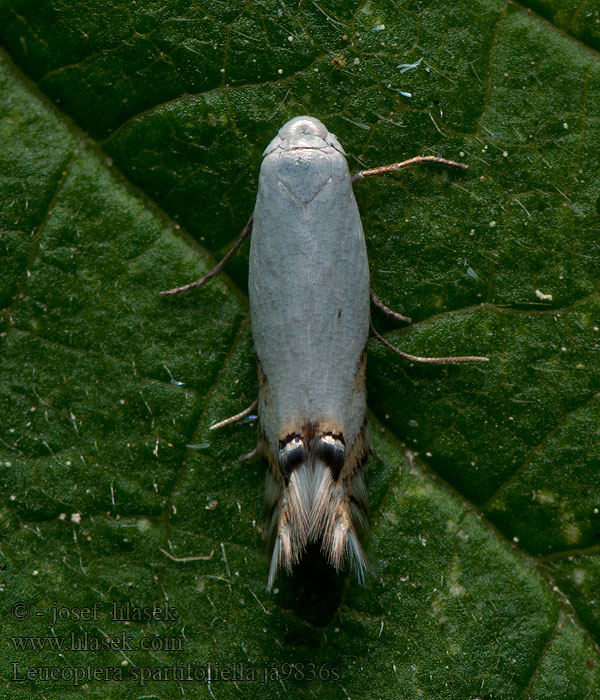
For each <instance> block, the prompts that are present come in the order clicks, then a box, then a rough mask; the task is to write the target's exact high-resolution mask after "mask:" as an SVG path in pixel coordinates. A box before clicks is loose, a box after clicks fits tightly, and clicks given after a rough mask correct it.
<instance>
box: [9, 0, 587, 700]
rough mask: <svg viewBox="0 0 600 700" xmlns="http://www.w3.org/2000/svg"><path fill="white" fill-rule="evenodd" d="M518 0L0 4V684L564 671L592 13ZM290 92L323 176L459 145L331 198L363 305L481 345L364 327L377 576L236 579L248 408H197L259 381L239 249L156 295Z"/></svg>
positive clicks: (254, 681)
mask: <svg viewBox="0 0 600 700" xmlns="http://www.w3.org/2000/svg"><path fill="white" fill-rule="evenodd" d="M530 5H531V7H530V8H529V9H528V8H527V7H526V6H523V5H516V4H504V3H502V2H499V1H498V2H495V1H492V0H479V1H477V2H466V0H461V1H460V2H457V3H443V2H439V0H431V1H430V2H404V3H402V4H398V3H392V2H387V1H386V0H377V1H376V2H375V1H374V0H373V1H369V2H365V3H362V4H358V3H354V2H334V1H333V0H327V1H325V2H319V3H317V2H309V3H301V4H299V5H289V4H288V5H285V4H279V3H275V2H267V1H265V2H252V3H234V2H227V3H221V2H209V3H205V4H203V5H197V4H194V3H192V4H190V3H176V2H170V3H150V2H137V3H122V4H119V3H113V4H107V3H95V4H94V3H92V4H91V5H90V4H89V3H88V4H85V5H84V4H80V3H68V4H64V3H63V4H61V3H58V2H54V1H53V2H46V3H43V4H42V6H40V3H38V2H33V0H9V1H8V2H6V3H4V4H3V5H2V7H1V8H0V42H1V44H2V46H3V48H4V51H5V53H3V54H2V55H0V163H1V167H0V258H1V262H0V266H1V267H0V269H1V271H2V274H1V276H0V300H1V303H2V308H3V309H4V311H3V327H2V329H1V333H2V335H1V345H0V347H1V356H0V384H1V388H2V391H1V392H0V413H1V415H2V420H1V422H0V483H1V484H2V494H3V495H2V497H1V500H0V504H1V508H0V516H1V526H2V539H1V545H0V552H1V554H2V560H1V561H0V563H1V564H4V565H5V566H4V569H3V570H2V571H0V589H1V591H2V598H1V599H0V600H1V606H2V608H1V610H2V615H3V617H2V619H3V623H4V624H3V635H2V642H1V644H0V673H1V674H2V678H3V681H4V691H3V697H7V698H31V697H36V698H47V699H52V700H54V699H58V698H64V697H69V698H79V697H81V698H83V697H98V698H105V697H111V698H115V699H116V698H130V697H158V698H176V697H177V698H179V697H181V696H182V695H183V696H186V697H216V698H229V697H239V696H240V695H243V696H248V697H264V696H265V695H267V696H268V697H282V698H283V697H286V698H290V697H313V696H318V695H320V694H322V695H323V696H325V697H332V698H338V697H339V698H348V697H350V698H374V699H375V698H384V697H385V698H402V699H405V698H406V700H408V699H409V698H410V699H411V700H412V699H413V698H440V699H442V700H446V699H448V700H450V699H452V700H454V699H455V698H456V699H458V698H460V699H461V700H462V699H464V698H480V699H481V700H483V699H484V698H485V699H486V700H488V699H489V700H491V699H492V698H501V699H503V700H508V699H511V700H512V699H513V698H514V699H517V698H518V699H521V698H523V699H525V698H526V699H532V700H533V699H535V700H537V699H538V698H539V699H540V700H542V699H543V700H548V699H551V700H553V699H556V700H559V699H560V700H562V699H563V698H567V697H568V698H569V699H574V700H580V699H581V700H584V699H588V698H589V699H591V698H596V697H598V695H599V694H600V674H599V671H598V664H599V663H600V654H599V650H598V644H599V642H600V607H599V606H600V603H599V600H598V590H600V543H599V540H598V538H599V533H600V480H599V479H598V474H599V467H600V451H599V433H600V402H599V400H598V396H599V381H598V373H597V371H596V367H597V363H598V352H599V349H598V348H599V343H600V330H599V328H600V299H599V295H598V293H599V283H598V280H599V273H600V251H599V243H598V241H599V235H598V233H599V227H598V213H599V212H600V206H599V202H600V176H599V175H598V167H597V153H598V148H599V146H600V120H599V118H598V114H600V98H599V95H600V90H599V88H600V63H599V61H598V54H597V50H598V48H600V47H599V45H598V26H599V25H598V20H599V16H598V12H597V10H596V7H595V5H594V4H593V3H587V4H585V3H584V4H581V5H580V6H579V7H576V8H575V9H571V6H570V4H569V3H567V2H565V0H553V1H552V2H544V1H540V2H533V3H530ZM419 59H422V61H421V63H420V64H419V65H418V66H417V67H415V68H413V69H412V70H408V71H405V72H402V68H400V67H399V66H400V65H401V64H410V63H416V62H417V61H418V60H419ZM406 93H410V95H411V96H410V97H408V96H406ZM298 114H312V115H314V116H317V117H318V118H320V119H322V120H323V121H324V122H325V124H326V125H327V126H328V127H329V128H330V129H331V130H332V131H333V132H335V133H336V134H337V135H338V137H339V139H340V141H341V143H342V144H343V145H344V147H345V149H346V151H347V153H348V154H349V156H348V157H349V163H350V166H351V168H352V169H353V170H358V169H360V168H364V167H374V166H377V165H382V164H386V163H389V162H393V161H398V160H402V159H404V158H408V157H411V156H414V155H417V154H420V153H423V154H437V153H439V152H443V154H444V155H445V156H447V157H449V158H454V159H457V160H463V161H464V162H466V163H468V165H469V170H467V171H466V172H454V171H450V170H446V169H441V168H439V167H437V166H428V167H426V166H420V167H418V168H415V169H411V170H408V171H404V172H402V173H399V174H397V175H393V176H387V177H385V178H370V179H367V180H366V181H365V182H362V183H360V184H358V185H357V187H356V194H357V198H358V201H359V207H360V209H361V213H362V217H363V223H364V227H365V233H366V236H367V245H368V250H369V259H370V267H371V276H372V286H373V289H374V291H375V292H376V294H377V295H378V296H379V297H380V298H381V299H382V300H383V301H384V302H385V303H386V304H388V305H389V306H392V307H393V308H398V309H400V310H402V309H405V311H406V313H408V314H409V315H410V316H412V318H413V324H412V325H411V326H409V327H407V328H405V329H402V330H399V329H398V327H397V325H395V324H393V323H391V322H390V321H389V320H388V319H386V318H384V317H383V316H382V315H381V314H380V313H379V312H374V313H373V320H374V323H375V325H376V327H377V328H378V329H379V330H380V331H382V332H385V335H386V338H387V339H389V340H390V341H391V342H394V343H396V344H397V345H399V346H401V347H402V349H403V350H405V351H407V352H410V353H413V354H419V355H451V354H455V355H463V354H481V355H483V354H485V355H487V356H489V358H490V362H488V363H486V364H471V365H468V364H463V365H453V366H428V365H417V364H414V363H407V362H405V361H403V360H401V359H400V358H398V357H397V356H395V355H393V354H392V353H390V352H389V351H387V350H386V349H385V348H383V347H382V346H380V345H377V344H376V343H375V342H372V344H371V345H372V347H371V348H370V353H369V369H368V392H369V404H370V409H371V414H370V424H371V431H372V434H373V441H374V444H375V447H376V449H377V451H378V452H379V454H380V456H381V459H380V460H376V459H372V460H370V463H369V489H370V498H371V505H372V530H373V538H372V542H371V544H370V554H371V558H372V559H373V561H374V562H375V565H376V568H377V575H376V577H374V578H373V579H372V580H370V581H369V582H368V583H367V585H366V586H365V587H360V586H358V585H357V584H356V583H355V582H354V581H353V580H352V578H351V577H344V576H341V575H340V576H336V575H334V574H333V572H331V571H330V570H329V569H328V567H327V566H326V565H325V564H324V563H323V562H322V561H321V560H320V558H319V555H318V553H315V552H309V553H308V554H307V555H306V556H305V557H304V559H303V561H302V562H301V564H300V566H299V567H298V571H297V572H296V574H295V576H294V577H293V578H290V579H286V578H282V579H281V580H280V581H279V582H278V589H277V590H276V591H275V592H273V593H272V594H268V593H267V592H266V590H265V582H266V574H267V570H268V558H267V556H266V554H265V552H264V549H263V543H262V540H261V527H262V479H263V474H264V466H263V465H262V464H261V463H260V462H258V461H255V462H249V463H248V462H244V463H241V464H240V463H239V462H238V459H237V458H238V456H239V455H241V454H244V453H247V452H250V451H251V450H252V448H253V446H254V442H255V428H254V424H253V423H251V424H244V425H241V426H235V425H233V426H229V427H226V428H223V429H222V430H221V431H217V432H210V431H209V426H210V425H211V424H212V423H213V422H214V421H217V420H219V419H222V418H224V417H226V416H228V415H231V414H234V413H236V412H238V411H240V410H242V409H243V408H244V407H246V406H247V405H248V404H250V403H251V401H252V400H253V398H254V397H255V396H256V392H257V382H256V377H255V369H254V359H253V353H252V340H251V334H250V327H249V318H248V303H247V297H246V285H247V273H246V269H247V268H246V266H247V246H245V247H244V248H242V251H241V252H240V253H239V254H238V255H237V256H236V258H235V259H234V260H233V261H232V262H231V263H230V264H229V265H228V267H227V273H228V275H229V276H228V277H226V276H225V275H222V276H221V278H220V279H217V280H213V281H212V282H211V283H210V284H209V285H207V286H206V287H205V288H203V289H202V290H199V291H196V292H194V293H192V294H189V295H187V296H181V297H175V298H170V299H162V298H160V297H159V296H158V291H159V290H161V289H165V288H169V287H172V286H174V285H179V284H183V283H185V282H187V281H190V280H193V279H196V278H197V277H199V276H201V275H202V274H204V273H205V272H207V271H208V270H210V269H211V268H212V266H213V265H214V262H215V260H216V259H218V258H220V257H221V256H222V255H223V254H224V252H225V251H227V250H228V249H229V248H230V246H231V244H232V243H233V241H234V240H235V238H236V237H237V235H238V234H239V232H240V230H241V228H242V226H243V225H244V224H245V222H246V221H247V219H248V216H249V214H250V212H251V211H252V207H253V200H254V197H255V194H256V182H257V172H258V168H259V165H260V160H261V153H262V150H263V149H264V147H265V146H266V144H267V143H268V142H269V140H270V139H271V138H272V137H273V136H274V135H275V133H276V131H277V129H278V128H279V126H281V124H283V123H284V122H285V121H286V120H287V119H288V118H290V117H292V116H295V115H298ZM85 134H87V136H86V135H85ZM126 604H130V605H131V606H139V607H140V608H144V607H146V608H147V609H152V607H153V606H158V608H157V610H158V611H159V612H157V613H156V614H155V615H154V619H144V620H135V619H134V620H124V619H123V615H121V617H119V616H118V615H117V616H116V617H115V616H114V615H113V614H112V613H113V612H118V610H121V611H122V612H123V609H122V607H121V606H125V605H126ZM94 605H96V607H94ZM113 605H114V606H116V608H115V610H114V611H113V608H112V606H113ZM26 606H27V607H26ZM82 608H83V609H84V610H85V609H86V608H87V609H88V612H87V613H86V612H82ZM125 612H128V614H129V616H130V617H131V615H132V609H129V611H125ZM161 615H162V618H163V619H156V618H157V617H161ZM55 618H56V619H55ZM71 635H72V636H71ZM86 635H87V636H86ZM105 637H109V638H113V642H112V643H111V644H110V645H108V643H107V642H102V639H103V638H105ZM142 640H146V641H142ZM101 643H104V644H105V648H103V649H95V648H94V646H93V645H94V644H101ZM144 646H146V647H147V648H144ZM209 669H210V670H209ZM209 674H210V678H209ZM231 681H233V682H231Z"/></svg>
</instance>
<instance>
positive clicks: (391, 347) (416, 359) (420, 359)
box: [371, 323, 490, 365]
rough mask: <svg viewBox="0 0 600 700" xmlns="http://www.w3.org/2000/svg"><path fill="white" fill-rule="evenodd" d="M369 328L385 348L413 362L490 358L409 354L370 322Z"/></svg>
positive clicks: (447, 362)
mask: <svg viewBox="0 0 600 700" xmlns="http://www.w3.org/2000/svg"><path fill="white" fill-rule="evenodd" d="M371 330H372V331H373V335H374V336H375V337H376V338H377V340H378V341H379V342H380V343H382V344H383V345H385V347H386V348H388V349H389V350H391V351H392V352H395V353H396V354H397V355H400V357H404V358H406V359H407V360H412V361H413V362H430V363H431V364H438V365H444V364H451V363H452V362H489V360H490V358H489V357H478V356H477V355H466V356H464V357H419V356H418V355H409V354H408V353H407V352H403V351H402V350H400V349H399V348H397V347H396V346H395V345H392V344H391V343H388V341H387V340H386V339H385V338H384V337H383V336H381V335H380V334H379V333H378V332H377V331H376V330H375V328H374V327H373V324H372V323H371Z"/></svg>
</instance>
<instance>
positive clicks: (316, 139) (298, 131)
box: [263, 117, 345, 156]
mask: <svg viewBox="0 0 600 700" xmlns="http://www.w3.org/2000/svg"><path fill="white" fill-rule="evenodd" d="M296 148H316V149H318V150H329V149H331V148H333V149H335V150H336V151H338V152H339V153H341V154H342V155H345V153H344V149H343V148H342V147H341V145H340V142H339V141H338V140H337V138H336V137H335V134H330V133H329V131H328V130H327V127H326V126H325V124H323V122H320V121H319V120H318V119H315V118H314V117H294V118H293V119H290V120H289V121H288V122H286V123H285V124H284V125H283V126H282V127H281V129H279V133H278V134H277V136H276V137H275V138H274V139H273V140H272V141H271V143H270V144H269V145H268V146H267V147H266V149H265V151H264V153H263V156H266V155H268V154H269V153H273V151H275V150H277V149H281V150H283V151H290V150H292V149H296Z"/></svg>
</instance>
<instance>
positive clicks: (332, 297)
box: [248, 117, 370, 588]
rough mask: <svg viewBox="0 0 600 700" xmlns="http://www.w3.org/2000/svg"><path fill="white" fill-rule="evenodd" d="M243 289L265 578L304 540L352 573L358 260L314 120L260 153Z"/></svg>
mask: <svg viewBox="0 0 600 700" xmlns="http://www.w3.org/2000/svg"><path fill="white" fill-rule="evenodd" d="M248 287H249V296H250V314H251V321H252V335H253V338H254V345H255V348H256V354H257V361H258V366H259V388H260V391H259V411H258V412H259V418H260V428H259V430H260V433H261V437H260V443H261V444H262V449H263V452H264V454H265V456H266V459H267V461H268V464H269V476H268V479H267V481H268V483H267V491H266V505H267V508H268V509H269V510H270V514H269V517H268V535H267V536H268V537H269V539H270V541H271V545H272V548H273V550H272V563H271V571H270V574H269V583H268V586H269V588H270V587H271V586H272V584H273V582H274V580H275V577H276V575H277V572H278V570H279V568H280V567H283V568H284V569H286V570H288V571H289V570H291V568H292V566H293V564H294V563H296V561H297V560H298V559H299V557H300V556H301V554H302V551H303V550H304V548H305V546H306V545H307V543H308V542H309V541H320V542H321V543H322V549H323V551H324V553H325V555H326V556H327V557H328V558H329V560H330V562H331V563H332V564H333V565H334V566H335V567H336V568H338V569H339V568H341V567H343V565H344V562H345V561H350V562H352V563H353V564H354V566H355V568H356V570H357V572H358V573H359V575H362V573H363V572H364V570H365V569H366V567H367V561H366V557H365V554H364V552H363V549H362V547H361V545H360V534H361V533H364V531H365V530H366V490H365V488H364V479H363V477H362V474H361V469H362V467H363V465H364V462H365V459H366V455H367V454H368V452H369V449H370V444H369V438H368V432H367V431H368V429H367V421H366V396H365V364H366V344H367V339H368V333H369V268H368V262H367V251H366V246H365V240H364V235H363V230H362V224H361V220H360V216H359V213H358V207H357V205H356V200H355V198H354V194H353V191H352V182H351V177H350V172H349V170H348V165H347V163H346V158H345V155H344V150H343V149H342V147H341V146H340V144H339V142H338V141H337V139H336V137H335V136H334V135H333V134H330V133H329V132H328V131H327V128H326V127H325V126H324V125H323V124H322V123H321V122H320V121H318V120H317V119H313V118H311V117H297V118H295V119H292V120H291V121H289V122H287V123H286V124H285V125H284V126H283V127H282V128H281V129H280V130H279V134H278V135H277V136H276V137H275V139H273V141H271V143H270V144H269V146H268V147H267V149H266V150H265V152H264V160H263V163H262V167H261V171H260V178H259V187H258V196H257V200H256V207H255V210H254V221H253V230H252V237H251V244H250V265H249V280H248Z"/></svg>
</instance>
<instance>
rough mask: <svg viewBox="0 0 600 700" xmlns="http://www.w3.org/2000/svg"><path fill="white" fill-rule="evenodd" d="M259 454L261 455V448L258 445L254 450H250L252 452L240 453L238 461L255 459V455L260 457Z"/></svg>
mask: <svg viewBox="0 0 600 700" xmlns="http://www.w3.org/2000/svg"><path fill="white" fill-rule="evenodd" d="M259 455H260V448H259V446H258V445H257V446H256V447H255V448H254V449H253V450H250V452H248V453H247V454H245V455H240V456H239V457H238V462H247V461H249V460H251V459H254V458H255V457H258V456H259Z"/></svg>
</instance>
